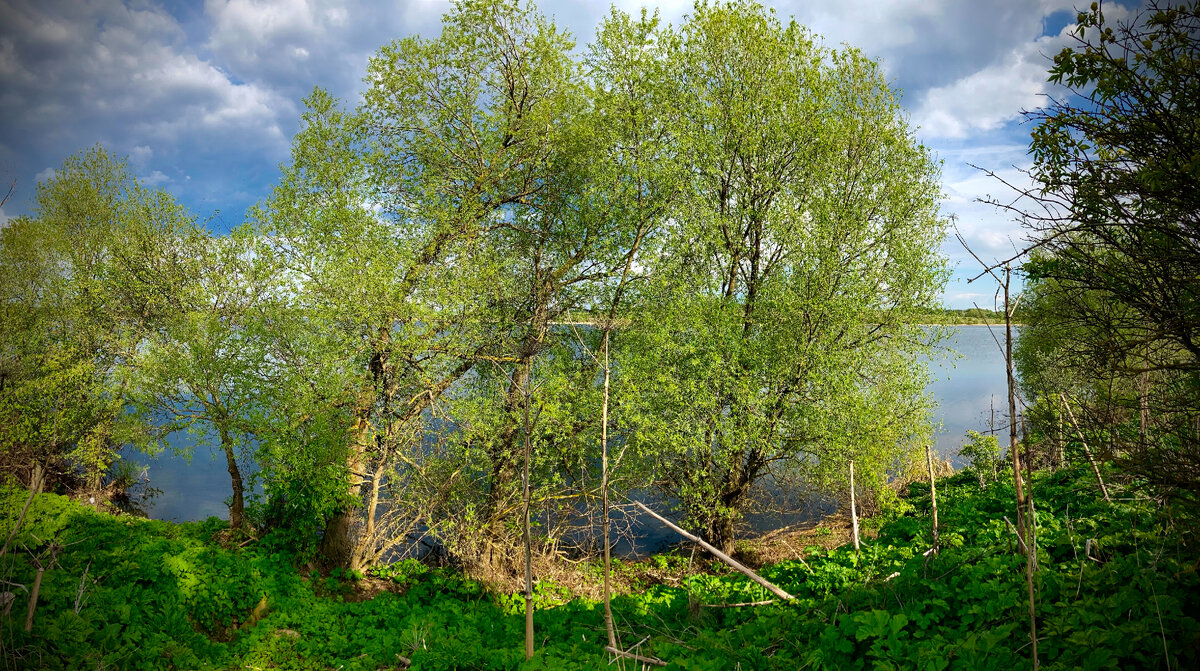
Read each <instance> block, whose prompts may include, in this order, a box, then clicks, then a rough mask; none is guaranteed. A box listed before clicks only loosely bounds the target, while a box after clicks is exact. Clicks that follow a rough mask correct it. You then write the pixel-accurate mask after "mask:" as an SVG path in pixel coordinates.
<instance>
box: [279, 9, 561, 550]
mask: <svg viewBox="0 0 1200 671" xmlns="http://www.w3.org/2000/svg"><path fill="white" fill-rule="evenodd" d="M568 48H569V44H568V43H567V42H566V40H565V38H564V37H563V36H562V35H561V34H560V33H559V32H558V31H557V30H556V29H554V27H553V26H552V25H551V24H549V23H548V22H546V21H545V20H543V19H542V18H541V17H539V16H537V15H536V14H534V13H533V12H532V11H530V10H524V9H521V8H519V7H517V6H516V5H515V4H512V3H505V2H482V1H481V2H462V3H460V4H458V5H457V6H456V7H455V10H454V11H453V12H451V13H450V14H449V15H447V16H446V18H445V20H444V26H443V31H442V34H441V35H440V36H439V37H438V38H436V39H432V40H424V39H421V38H417V37H410V38H406V39H403V40H398V41H396V42H394V43H392V44H391V45H388V46H385V47H384V48H383V49H381V50H380V51H379V53H378V54H377V55H376V56H375V57H374V58H373V59H372V60H371V64H370V66H369V69H368V79H369V81H370V82H371V86H370V88H369V90H368V91H367V92H366V94H365V97H364V100H363V104H362V106H361V108H360V109H359V110H357V111H356V112H353V113H350V112H345V111H343V110H341V109H340V106H339V104H338V103H337V101H335V100H333V99H332V98H331V97H330V96H328V95H327V94H325V93H324V92H322V91H316V92H314V94H313V96H312V97H310V99H309V100H308V101H307V104H308V112H307V113H306V114H305V119H304V121H305V124H304V128H303V129H302V131H301V133H300V134H299V135H298V136H297V138H296V141H295V145H294V149H293V161H292V165H291V166H289V167H288V168H287V169H286V170H285V173H284V179H283V181H282V182H281V184H280V185H279V186H278V187H277V188H276V190H275V192H274V194H273V195H272V197H271V199H270V200H269V201H268V202H267V203H266V204H265V205H264V207H263V209H262V210H261V211H260V212H259V214H258V215H256V216H257V217H258V219H259V221H260V222H261V225H262V227H263V229H264V232H266V233H268V234H269V242H270V246H271V250H270V253H271V254H272V255H273V257H274V258H276V259H277V260H278V262H279V263H280V265H281V268H282V269H283V275H284V276H286V277H287V278H288V279H287V281H288V282H289V283H290V285H291V286H293V287H296V288H297V289H298V291H296V292H295V294H294V295H293V297H292V301H291V304H290V305H288V306H287V307H286V311H287V312H289V313H290V315H289V316H288V317H286V319H292V320H299V323H301V324H303V329H302V330H308V331H309V333H307V334H304V333H300V330H293V331H292V332H291V335H288V336H286V337H281V338H279V339H277V341H278V345H277V352H278V353H277V357H278V358H279V360H280V361H285V362H286V361H288V360H289V359H291V360H294V361H297V362H299V360H300V359H301V358H302V357H303V356H304V355H301V356H294V355H292V354H289V351H294V350H292V348H290V347H289V346H288V339H289V338H292V339H294V338H309V339H318V340H319V341H320V343H319V346H318V347H317V349H316V350H314V352H315V353H316V354H317V355H316V356H315V357H311V358H309V359H308V360H307V361H304V362H303V363H304V365H305V366H313V367H316V370H312V369H310V370H295V371H294V372H293V373H292V376H293V379H296V380H297V381H300V380H312V379H320V380H321V383H320V384H321V385H322V388H321V389H320V390H316V389H314V390H313V391H312V394H311V395H310V394H308V392H305V393H303V394H301V395H300V396H296V397H294V398H292V399H290V400H288V401H287V402H289V403H290V402H292V401H294V400H297V399H298V398H300V397H306V398H308V399H309V400H310V401H311V402H312V403H314V404H315V405H314V406H310V407H308V408H307V409H303V410H301V409H295V410H294V411H292V412H289V413H287V414H289V415H291V416H293V417H296V416H299V417H304V418H306V419H305V421H306V422H309V423H310V424H312V423H316V422H318V421H320V422H324V426H325V427H327V428H328V427H337V426H345V427H346V429H347V430H346V434H345V435H344V436H342V437H341V438H336V437H333V436H330V437H329V439H328V440H326V441H325V442H324V444H327V445H329V446H331V449H334V450H335V452H337V451H340V452H341V454H342V456H341V458H340V459H338V461H340V464H341V465H340V466H339V468H341V469H342V471H341V472H342V476H341V478H340V482H341V483H342V484H341V486H340V489H341V491H342V494H341V495H340V497H339V500H338V503H337V507H336V510H335V511H333V512H332V513H331V514H330V515H329V516H328V523H327V525H326V528H325V532H324V534H323V536H322V539H323V540H322V550H321V551H322V554H323V555H324V557H325V559H326V561H327V563H329V564H331V565H346V566H358V565H361V564H362V563H363V562H366V561H370V560H373V558H377V557H378V556H379V555H380V554H381V553H382V552H383V551H384V550H385V549H386V548H387V547H388V546H389V544H394V543H395V542H397V541H398V540H403V538H404V535H405V534H404V533H402V532H401V533H398V534H397V533H395V531H396V530H395V529H391V530H389V533H388V534H386V538H384V537H380V536H379V535H378V534H377V533H376V531H377V529H378V527H377V524H376V522H377V520H376V518H375V515H376V513H377V512H379V511H380V510H381V506H380V504H379V500H380V496H381V495H382V494H384V493H386V490H387V489H388V488H390V487H393V486H399V485H400V484H401V483H402V482H403V481H404V478H406V477H408V475H413V474H416V475H420V474H421V473H422V472H424V471H423V470H422V467H421V466H420V461H421V456H422V455H421V449H422V444H423V440H424V436H425V430H424V428H423V425H424V423H425V422H426V421H427V420H429V419H430V417H429V416H428V414H427V411H428V410H430V409H431V408H432V407H433V406H434V405H435V404H436V403H437V402H438V400H439V399H440V398H441V396H442V394H443V393H444V392H446V390H447V389H449V388H450V387H451V385H453V384H454V383H455V381H457V380H459V379H460V378H462V377H463V376H464V375H466V374H467V373H468V372H469V371H471V370H472V369H473V368H474V367H475V365H476V363H478V362H480V361H490V360H496V359H497V357H498V354H497V351H498V345H497V344H496V343H497V342H498V340H499V339H503V338H504V337H507V334H505V333H504V332H503V331H502V330H501V328H500V327H502V326H508V325H511V324H512V322H511V321H504V322H502V323H498V322H496V321H495V320H493V319H491V317H492V316H493V315H494V309H495V308H496V306H497V305H498V301H497V300H496V298H497V297H498V296H507V295H509V294H506V293H505V292H507V291H509V290H511V288H512V286H513V285H512V284H511V280H510V278H511V275H507V276H506V272H507V269H506V268H505V267H504V265H503V261H504V259H503V257H500V256H496V255H493V254H484V253H481V247H482V245H483V242H484V240H485V236H488V235H491V234H493V233H495V232H496V231H498V230H502V229H503V230H508V231H512V232H513V233H514V236H515V235H519V231H520V230H521V229H522V228H523V224H524V223H526V222H527V221H528V219H525V218H524V217H528V216H529V213H530V212H533V211H534V207H533V205H532V204H533V203H535V202H537V203H543V204H544V203H551V202H552V201H553V198H554V196H553V195H550V194H549V193H548V192H549V189H550V186H549V185H551V184H553V183H554V180H553V179H551V176H552V175H553V174H554V173H553V170H554V169H555V168H556V167H557V166H556V165H555V163H554V161H555V154H554V151H553V149H554V147H555V146H557V143H559V142H560V141H561V134H562V133H563V129H562V126H561V124H560V123H559V120H560V118H561V117H563V115H564V114H566V113H567V112H568V111H569V109H568V108H569V106H570V105H573V104H577V103H576V102H573V100H574V99H575V98H577V94H576V93H575V89H576V87H575V86H574V85H572V84H571V83H570V82H571V79H570V77H569V76H568V74H569V72H571V70H572V66H571V63H570V59H569V57H568V55H567V49H568ZM497 244H499V243H497ZM491 251H493V252H497V251H507V250H504V249H497V248H496V247H492V249H491ZM503 307H505V308H507V307H509V306H507V305H504V306H503ZM518 309H520V310H530V309H531V307H530V306H526V305H522V306H520V307H519V308H518ZM533 313H536V319H533V320H531V321H530V324H529V327H530V329H531V330H530V331H529V332H528V333H527V334H526V335H521V336H519V337H520V338H521V339H523V340H525V341H526V342H528V338H530V337H532V338H535V339H536V333H537V330H538V329H539V328H541V327H542V321H543V320H542V317H543V316H544V315H543V314H542V313H539V312H537V311H536V309H535V310H534V312H533ZM533 313H530V314H533ZM280 333H281V334H283V333H284V332H283V331H281V332H280ZM530 334H532V335H530ZM314 344H316V343H314ZM317 371H320V373H319V374H317V375H314V373H316V372H317ZM300 384H307V383H304V382H301V383H300ZM291 386H293V387H294V386H295V385H291ZM309 386H311V385H309ZM281 398H282V396H281ZM321 418H324V419H321ZM293 428H299V427H293ZM287 442H288V441H276V442H275V443H274V444H276V445H285V444H287ZM339 442H340V444H341V447H340V448H339V447H336V446H337V445H338V444H339ZM509 442H511V441H509ZM505 444H508V443H505ZM294 447H296V448H299V449H304V447H303V446H301V445H294ZM506 454H507V453H506ZM275 461H276V463H279V464H286V462H287V461H288V460H287V459H281V460H275ZM412 492H413V490H412V489H410V490H409V493H410V494H411V493H412ZM410 523H411V524H416V521H415V520H410Z"/></svg>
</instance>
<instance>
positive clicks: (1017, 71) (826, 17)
mask: <svg viewBox="0 0 1200 671" xmlns="http://www.w3.org/2000/svg"><path fill="white" fill-rule="evenodd" d="M1080 3H1081V0H1074V2H1073V0H795V1H783V0H779V1H775V2H766V3H765V4H767V5H768V6H773V7H775V8H776V10H777V12H778V13H779V14H780V15H781V16H783V17H788V16H794V17H795V18H796V20H797V21H799V22H800V23H802V24H804V25H806V26H808V27H809V28H811V29H812V30H813V31H815V32H816V33H817V34H819V35H821V36H822V37H823V38H824V39H825V41H826V43H827V44H828V45H830V46H837V45H839V44H842V43H846V44H850V45H853V46H856V47H858V48H860V49H862V50H863V51H864V52H865V53H866V54H867V55H869V56H871V57H873V58H876V59H878V60H880V61H881V62H882V64H883V67H884V69H885V71H886V72H887V75H888V77H889V78H890V79H891V81H892V82H893V83H894V85H895V86H896V87H898V88H899V89H901V90H902V91H903V104H904V107H905V108H906V110H907V113H908V114H909V118H910V122H911V123H912V125H913V126H915V127H917V130H916V134H917V137H918V138H919V139H920V140H921V141H922V142H923V143H924V144H926V145H927V146H928V147H930V148H931V149H932V150H933V152H934V153H935V155H936V156H937V157H938V158H940V159H941V160H942V161H943V162H944V163H943V189H944V192H945V195H946V199H945V201H944V204H943V212H944V213H946V214H947V215H951V214H952V215H955V216H956V218H957V220H958V226H959V229H960V230H961V232H962V234H963V236H964V237H965V239H966V240H967V242H968V243H969V244H970V245H971V246H972V248H973V249H975V251H976V252H977V253H978V254H980V256H982V257H983V258H985V259H989V260H990V259H996V258H1006V257H1008V256H1011V255H1012V253H1013V250H1014V249H1015V247H1014V245H1020V244H1021V240H1022V234H1021V231H1020V229H1019V227H1018V226H1017V225H1016V224H1015V223H1014V222H1013V221H1012V218H1011V216H1009V215H1006V214H1004V213H1001V212H997V211H995V210H994V209H993V208H991V207H988V206H984V205H981V204H979V203H978V202H976V199H977V198H980V197H984V196H987V195H989V194H991V195H994V196H999V197H1004V196H1005V195H1007V194H1006V191H1005V189H1004V187H1003V186H1002V185H1001V184H1000V183H998V182H996V181H995V180H992V179H990V178H988V177H987V176H985V175H984V174H982V173H981V172H979V171H978V170H975V169H973V168H971V167H969V165H968V164H972V163H973V164H975V165H978V166H981V167H985V168H988V169H990V170H994V171H996V172H997V173H999V174H1000V175H1002V176H1003V177H1005V178H1006V179H1009V180H1011V181H1014V182H1016V183H1023V180H1022V177H1021V174H1020V172H1019V170H1018V169H1019V168H1021V167H1026V166H1028V164H1029V158H1028V156H1027V153H1026V151H1027V147H1028V141H1029V131H1030V127H1029V126H1028V125H1027V124H1023V123H1022V119H1021V115H1020V112H1021V110H1023V109H1032V108H1034V107H1037V106H1039V105H1041V104H1043V102H1044V100H1045V97H1044V96H1045V95H1047V94H1053V93H1054V90H1053V89H1052V88H1051V87H1050V85H1049V84H1048V83H1047V82H1046V70H1047V68H1048V67H1049V65H1050V60H1049V59H1050V57H1052V56H1053V55H1054V54H1055V53H1057V52H1058V51H1059V50H1061V49H1062V48H1063V47H1064V46H1067V45H1069V44H1070V42H1071V40H1070V37H1069V35H1068V32H1069V30H1070V28H1071V23H1072V22H1073V21H1074V16H1075V11H1074V9H1073V5H1074V4H1080ZM615 4H616V5H617V6H618V7H619V8H621V9H624V10H626V11H631V12H636V11H638V9H639V7H641V6H642V5H643V4H645V5H647V6H649V7H651V8H652V9H653V8H654V7H657V8H658V9H659V10H660V12H661V15H662V17H663V18H664V19H665V20H666V21H669V22H672V23H676V24H678V23H679V21H680V19H681V18H682V17H683V16H684V15H685V14H686V13H687V12H688V10H690V8H691V6H692V5H691V2H690V0H688V1H687V2H679V1H675V0H663V1H662V2H659V3H657V4H655V3H651V2H646V3H643V2H637V1H633V0H620V1H618V2H616V3H615ZM1109 4H1111V3H1109ZM609 6H610V2H608V1H607V0H606V1H604V2H600V1H594V2H593V1H587V2H550V1H546V2H541V3H539V7H540V9H541V10H542V11H543V12H544V13H545V14H548V15H551V16H553V17H554V19H555V20H556V22H557V23H558V24H559V25H560V26H563V27H565V28H567V29H568V30H570V31H571V32H572V33H573V34H574V35H575V37H576V39H577V40H578V41H579V43H580V44H583V43H586V42H588V41H589V40H590V39H591V37H592V35H593V34H594V31H595V28H596V26H597V24H598V22H599V21H600V19H601V17H603V16H604V15H605V14H606V13H607V11H608V8H609ZM1081 6H1082V4H1081ZM448 7H449V3H448V2H444V1H441V0H392V1H389V2H368V1H366V0H277V1H274V0H273V1H266V0H205V1H203V2H199V1H197V2H188V1H181V0H0V16H2V17H4V19H3V21H0V179H2V180H3V181H4V183H5V186H7V183H8V182H10V181H12V180H14V179H15V180H16V191H15V193H14V194H13V197H12V198H11V199H10V200H9V201H8V203H6V204H5V205H4V207H3V209H0V225H2V224H3V222H4V221H6V220H7V219H8V218H9V217H12V216H16V215H19V214H22V213H25V212H28V211H29V207H30V200H31V199H32V196H33V192H34V185H35V184H36V183H37V181H38V180H39V179H42V178H45V177H46V176H47V175H50V174H53V173H52V171H53V170H54V168H55V167H56V166H58V165H60V164H61V163H62V160H63V158H65V157H66V156H68V155H70V154H72V153H74V152H76V151H78V150H80V149H84V148H87V147H90V146H92V145H94V144H97V143H100V144H103V145H104V146H105V147H106V148H108V149H109V150H111V151H114V152H116V153H118V154H122V155H127V156H128V157H129V159H130V162H131V163H132V165H133V166H134V168H135V169H136V170H137V172H138V174H139V175H140V177H141V178H142V179H143V180H144V181H145V182H146V183H148V184H152V185H155V186H160V187H162V188H164V189H166V190H168V191H170V192H171V193H172V194H174V195H175V196H176V197H177V198H178V199H179V200H180V201H181V202H182V203H184V204H185V205H186V206H187V207H188V208H189V209H191V211H192V212H193V213H194V214H196V215H197V216H198V217H200V218H201V219H203V220H209V221H211V225H212V226H213V227H214V228H216V229H218V230H222V229H228V228H230V227H231V226H233V225H236V224H237V223H239V222H240V221H241V219H242V216H243V214H244V212H245V210H246V208H247V207H249V206H250V205H251V204H252V203H254V202H255V201H257V200H259V199H261V198H263V197H264V196H266V194H267V193H268V191H269V189H270V186H271V184H272V183H273V182H274V180H275V179H276V177H277V175H278V167H279V164H280V163H282V162H284V161H286V160H287V159H288V152H289V146H290V141H291V136H292V134H293V133H295V131H296V130H297V125H298V121H299V117H300V108H301V103H300V101H301V99H302V98H303V97H304V96H306V95H307V94H308V93H310V92H311V91H312V89H313V87H314V86H321V87H324V88H326V89H329V90H330V91H331V92H332V93H334V94H335V95H337V96H339V97H340V98H342V99H343V100H346V101H348V102H350V103H351V104H354V103H355V102H356V101H357V97H358V95H359V93H360V92H361V90H362V88H363V85H362V81H361V80H362V77H363V75H364V73H365V71H366V64H367V59H368V58H369V57H370V55H371V54H372V53H374V51H375V50H376V49H377V48H378V47H379V46H381V45H383V44H385V43H388V42H390V41H391V40H393V39H397V38H400V37H403V36H407V35H410V34H413V33H420V34H424V35H430V36H432V35H435V34H436V33H437V32H438V30H439V27H440V21H441V16H442V14H443V13H444V12H445V11H446V10H447V9H448ZM1107 13H1108V15H1109V16H1110V17H1111V18H1116V17H1117V16H1121V15H1123V14H1125V13H1126V10H1124V9H1122V8H1121V7H1119V6H1112V7H1109V8H1108V10H1107ZM943 250H944V252H945V254H946V255H947V256H948V257H949V259H950V261H951V264H952V265H954V266H956V268H957V270H956V271H955V273H954V276H953V278H952V279H951V281H950V284H949V285H948V286H947V288H946V294H945V299H944V300H945V303H946V304H947V305H949V306H951V307H970V306H971V305H972V304H973V303H978V304H979V305H981V306H984V307H991V306H992V301H993V291H994V286H991V287H989V286H988V285H987V284H986V283H985V282H984V281H982V280H981V281H977V282H975V283H973V284H971V285H968V284H966V282H965V278H966V277H970V276H973V275H975V274H976V273H977V272H978V264H977V263H975V261H974V260H972V259H971V258H970V257H969V256H968V255H967V254H966V253H965V252H964V251H963V249H962V247H961V246H960V245H959V243H958V242H957V241H955V240H954V238H953V236H951V237H950V238H948V239H947V241H946V243H945V244H944V246H943Z"/></svg>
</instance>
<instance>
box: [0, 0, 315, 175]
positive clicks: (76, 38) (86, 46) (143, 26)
mask: <svg viewBox="0 0 1200 671" xmlns="http://www.w3.org/2000/svg"><path fill="white" fill-rule="evenodd" d="M2 9H3V15H4V17H5V21H4V22H3V23H0V91H3V93H0V118H3V119H5V123H4V124H3V125H2V127H0V145H2V149H0V155H3V156H5V157H8V158H10V159H15V160H14V162H15V163H17V165H13V166H11V168H12V169H15V171H16V172H17V173H18V174H24V175H30V174H32V173H33V171H34V170H37V169H38V168H40V167H41V166H44V165H45V162H46V161H54V162H57V161H61V160H62V158H63V157H65V156H66V155H68V154H71V153H74V152H76V151H78V150H80V149H83V148H86V147H89V146H91V145H94V144H97V143H99V144H103V145H105V146H106V147H108V148H109V149H111V150H113V151H115V152H117V153H118V154H128V155H130V156H131V158H132V159H133V160H134V162H135V165H137V166H138V167H139V168H140V169H142V171H143V172H144V173H145V174H148V175H150V179H153V180H157V181H158V183H165V182H166V180H167V175H166V172H164V171H166V170H167V168H166V166H167V165H169V163H171V162H178V161H181V160H187V159H188V156H189V155H190V154H202V155H203V154H213V153H220V152H225V151H227V152H229V153H230V154H235V153H236V154H241V155H244V154H245V152H257V153H259V154H261V155H264V156H269V157H271V158H272V160H274V161H278V160H280V159H282V158H283V157H284V156H286V151H287V135H288V134H287V133H286V132H285V131H284V125H285V123H288V122H290V120H291V119H293V118H294V117H295V116H296V109H295V106H294V105H292V104H291V103H290V102H289V101H288V100H286V99H285V98H283V97H281V96H279V95H278V94H276V93H275V92H273V91H271V90H269V89H266V88H263V87H259V86H256V85H254V84H252V83H244V82H238V81H236V80H234V79H233V78H231V77H230V76H229V75H228V74H227V73H226V72H225V71H224V70H223V69H221V68H220V67H218V66H217V65H215V64H213V63H212V62H209V61H208V60H205V59H203V58H201V57H200V56H199V55H198V54H197V52H196V51H195V50H194V49H193V48H191V47H190V46H189V44H188V42H187V36H186V34H185V32H184V30H183V29H182V27H181V26H180V24H179V22H178V21H177V20H176V19H175V18H174V17H173V16H172V15H171V14H169V13H168V12H167V11H165V10H164V9H162V8H161V7H159V6H157V5H154V4H151V3H149V2H146V1H144V0H130V2H129V4H126V3H124V2H121V1H120V0H85V1H78V0H51V1H50V2H44V1H37V0H3V8H2ZM35 161H36V162H35ZM39 163H40V164H41V166H39V165H38V164H39ZM26 179H28V178H26ZM36 179H37V178H36V177H35V179H34V181H35V182H36ZM22 186H23V187H25V188H24V189H23V190H24V191H25V192H26V193H28V191H29V189H28V187H26V186H25V185H22Z"/></svg>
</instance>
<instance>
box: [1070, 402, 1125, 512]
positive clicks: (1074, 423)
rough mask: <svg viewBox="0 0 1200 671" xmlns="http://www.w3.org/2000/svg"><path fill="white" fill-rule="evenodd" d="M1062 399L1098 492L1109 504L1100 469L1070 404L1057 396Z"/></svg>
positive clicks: (1110, 500) (1109, 500)
mask: <svg viewBox="0 0 1200 671" xmlns="http://www.w3.org/2000/svg"><path fill="white" fill-rule="evenodd" d="M1058 397H1059V398H1061V399H1062V402H1063V407H1064V408H1066V409H1067V416H1068V417H1070V418H1071V425H1072V426H1074V427H1075V435H1077V436H1079V442H1080V443H1081V444H1082V445H1083V456H1085V457H1087V460H1088V464H1090V465H1091V467H1092V473H1095V474H1096V482H1099V483H1100V491H1101V492H1103V493H1104V500H1105V501H1108V502H1109V503H1111V502H1112V499H1110V498H1109V497H1108V487H1105V486H1104V478H1102V477H1100V467H1099V466H1097V465H1096V459H1095V458H1093V457H1092V451H1091V450H1090V449H1088V444H1087V441H1086V440H1084V438H1083V430H1082V429H1080V428H1079V422H1077V421H1075V412H1074V411H1072V410H1071V404H1070V403H1067V397H1066V395H1065V394H1061V393H1060V394H1059V395H1058Z"/></svg>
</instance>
